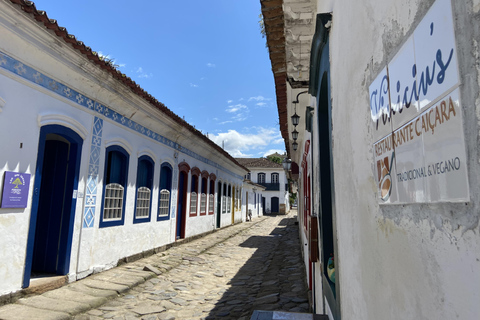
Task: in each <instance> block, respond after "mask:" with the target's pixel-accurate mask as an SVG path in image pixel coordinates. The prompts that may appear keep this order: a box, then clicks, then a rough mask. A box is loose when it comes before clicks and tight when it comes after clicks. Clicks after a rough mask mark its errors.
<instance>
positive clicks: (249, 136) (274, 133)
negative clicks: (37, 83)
mask: <svg viewBox="0 0 480 320" xmlns="http://www.w3.org/2000/svg"><path fill="white" fill-rule="evenodd" d="M254 129H256V130H257V132H256V133H245V134H244V133H240V132H238V131H236V130H228V132H222V133H218V134H216V135H215V134H209V135H208V137H209V138H210V139H211V140H212V141H213V142H215V143H216V144H218V145H219V146H222V144H224V146H225V151H227V152H228V153H230V154H231V155H232V156H233V157H248V156H251V155H252V154H253V153H254V152H253V151H254V150H260V149H262V148H265V147H267V146H269V145H270V144H272V143H273V142H274V141H276V140H278V138H279V137H280V132H279V131H278V129H275V128H261V127H260V128H254ZM282 141H283V140H282Z"/></svg>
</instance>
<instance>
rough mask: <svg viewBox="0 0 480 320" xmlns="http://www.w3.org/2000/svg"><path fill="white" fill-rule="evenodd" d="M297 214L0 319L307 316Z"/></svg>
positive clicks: (79, 285)
mask: <svg viewBox="0 0 480 320" xmlns="http://www.w3.org/2000/svg"><path fill="white" fill-rule="evenodd" d="M294 214H296V212H291V213H290V214H289V215H286V216H285V215H284V216H268V217H265V216H264V217H260V218H257V219H255V220H254V221H253V222H245V223H241V224H238V225H234V226H230V227H227V228H224V229H220V230H218V231H216V232H214V233H211V234H208V235H206V236H204V237H202V238H200V239H197V240H193V241H190V242H185V243H183V244H181V245H179V246H175V247H172V248H170V249H168V250H166V251H164V252H161V253H158V254H155V255H152V256H150V257H147V258H143V259H140V260H137V261H135V262H131V263H128V264H125V265H122V266H119V267H116V268H113V269H111V270H108V271H104V272H102V273H99V274H95V275H92V276H89V277H87V278H85V279H82V280H79V281H76V282H74V283H71V284H68V285H66V286H64V287H61V288H59V289H56V290H52V291H49V292H46V293H43V294H41V295H37V296H33V297H29V298H23V299H19V300H18V301H17V302H16V303H14V304H10V305H6V306H3V307H0V319H5V320H10V319H39V320H43V319H45V320H47V319H78V320H87V319H92V320H97V319H115V320H119V319H139V318H141V319H148V320H150V319H151V320H153V319H217V318H219V319H245V320H246V319H250V316H251V315H252V313H253V310H284V311H291V312H308V309H309V304H308V300H307V289H306V287H305V272H304V267H303V262H302V259H301V255H300V247H299V241H298V226H296V225H295V224H294V222H295V221H296V218H295V216H294Z"/></svg>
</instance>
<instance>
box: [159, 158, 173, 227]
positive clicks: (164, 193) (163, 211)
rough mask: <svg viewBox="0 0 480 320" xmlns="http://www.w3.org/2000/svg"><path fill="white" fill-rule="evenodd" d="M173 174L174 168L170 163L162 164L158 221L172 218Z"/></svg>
mask: <svg viewBox="0 0 480 320" xmlns="http://www.w3.org/2000/svg"><path fill="white" fill-rule="evenodd" d="M172 172H173V170H172V166H171V165H170V164H169V163H168V162H165V163H162V166H161V168H160V192H159V195H158V214H157V221H159V220H166V219H168V218H169V217H170V201H171V192H172Z"/></svg>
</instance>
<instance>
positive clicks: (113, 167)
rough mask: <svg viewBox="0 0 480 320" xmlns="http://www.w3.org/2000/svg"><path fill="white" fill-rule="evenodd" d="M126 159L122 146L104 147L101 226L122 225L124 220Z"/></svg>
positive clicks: (126, 155)
mask: <svg viewBox="0 0 480 320" xmlns="http://www.w3.org/2000/svg"><path fill="white" fill-rule="evenodd" d="M128 160H129V155H128V153H127V151H125V149H123V148H122V147H120V146H111V147H108V148H107V149H106V155H105V173H104V179H103V180H104V181H105V185H104V188H103V203H102V218H101V220H100V227H101V228H102V227H110V226H118V225H122V224H123V222H124V219H125V215H124V211H125V198H126V197H125V188H126V187H127V177H128Z"/></svg>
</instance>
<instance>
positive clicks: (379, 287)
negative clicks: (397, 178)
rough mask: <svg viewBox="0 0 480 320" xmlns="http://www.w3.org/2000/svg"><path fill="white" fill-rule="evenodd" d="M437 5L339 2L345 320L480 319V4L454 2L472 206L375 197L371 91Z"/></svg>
mask: <svg viewBox="0 0 480 320" xmlns="http://www.w3.org/2000/svg"><path fill="white" fill-rule="evenodd" d="M433 2H434V1H432V0H424V1H422V0H406V1H400V2H399V1H393V0H372V1H368V2H359V1H354V0H343V1H336V2H335V3H334V10H333V20H332V28H331V31H330V32H331V33H330V41H331V45H330V61H331V91H332V108H333V112H332V122H333V140H334V141H333V158H334V159H333V160H334V179H335V193H336V219H337V237H338V239H337V241H338V245H339V252H338V253H337V255H338V258H337V261H338V268H339V271H338V277H339V279H340V281H341V290H340V293H341V312H342V318H344V319H351V318H355V319H475V317H477V316H478V314H480V306H479V304H478V301H480V293H479V291H478V284H479V283H480V271H479V270H480V236H479V231H480V230H479V225H478V222H479V209H478V208H479V204H480V203H479V201H480V199H479V191H480V190H479V183H478V182H479V167H478V165H479V160H478V159H479V148H478V141H479V126H478V124H479V120H480V112H479V111H478V110H479V109H480V107H479V102H480V100H479V85H478V83H479V78H480V77H479V74H480V73H479V54H478V52H479V51H478V40H476V39H480V32H479V31H480V30H479V23H478V22H479V18H480V17H479V2H478V1H473V2H472V1H468V0H461V1H452V3H453V12H454V22H455V36H456V43H457V50H458V64H459V73H460V79H461V85H460V92H461V100H462V105H463V119H464V134H465V143H466V153H467V158H468V180H469V186H470V197H471V201H469V202H467V203H445V202H444V203H436V204H405V205H379V204H378V201H377V199H376V193H377V186H376V183H375V181H374V171H373V170H374V169H375V168H374V159H373V151H372V144H373V142H374V141H373V135H372V126H371V118H370V109H369V90H368V88H369V85H370V83H371V82H372V81H373V80H374V79H375V77H376V76H377V75H378V73H379V72H380V71H381V69H383V68H384V67H385V65H386V64H387V62H388V61H390V60H391V59H392V57H393V56H394V55H395V54H396V53H397V52H398V50H399V49H400V48H401V46H402V44H403V43H404V42H405V40H406V39H407V37H408V36H410V35H411V34H412V33H413V30H414V29H415V27H416V26H417V24H418V23H419V22H420V21H421V19H422V18H423V16H424V15H425V13H426V12H427V10H428V9H429V7H430V6H431V5H432V3H433Z"/></svg>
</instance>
